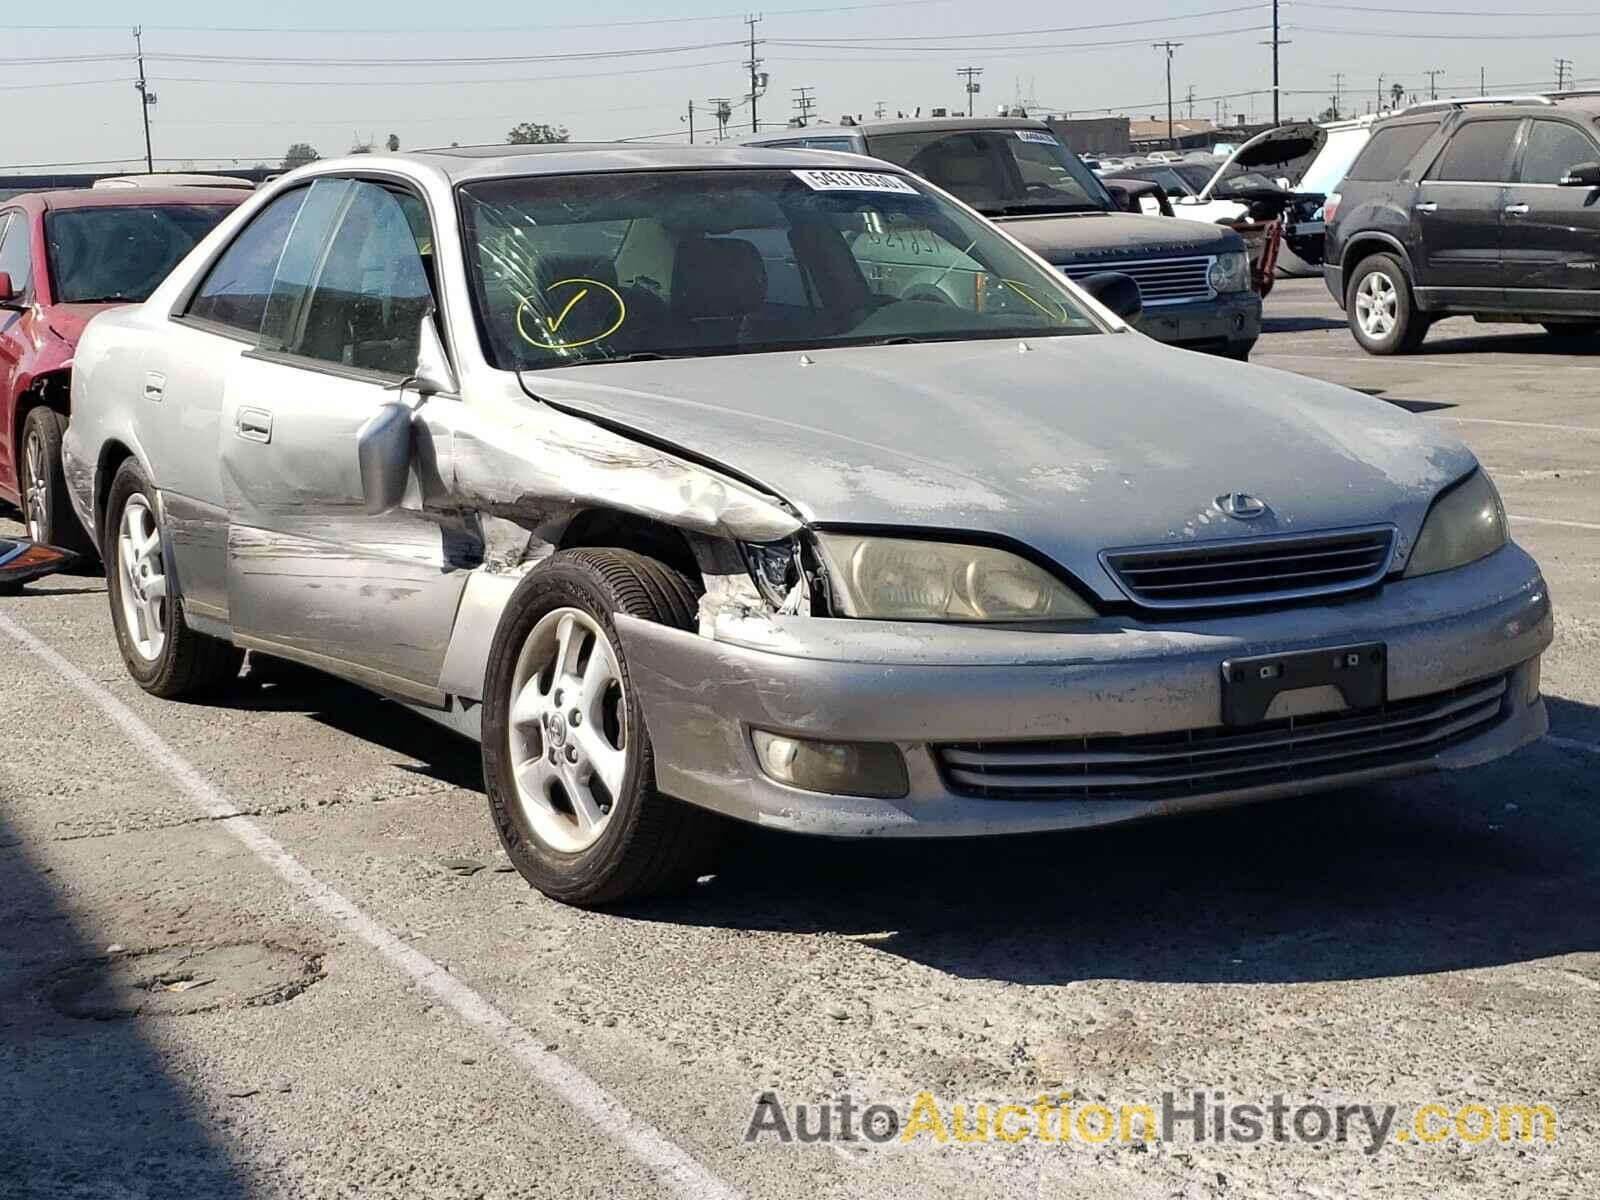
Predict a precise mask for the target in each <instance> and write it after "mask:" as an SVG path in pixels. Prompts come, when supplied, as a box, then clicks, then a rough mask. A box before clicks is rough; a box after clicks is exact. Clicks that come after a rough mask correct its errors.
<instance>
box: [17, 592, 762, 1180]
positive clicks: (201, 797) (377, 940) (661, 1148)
mask: <svg viewBox="0 0 1600 1200" xmlns="http://www.w3.org/2000/svg"><path fill="white" fill-rule="evenodd" d="M0 632H3V633H5V634H6V635H7V636H9V637H10V638H11V639H12V640H13V641H15V642H17V643H19V644H20V645H21V646H22V647H23V648H24V649H26V650H27V651H28V652H29V653H31V654H33V655H34V656H35V657H36V658H38V659H40V660H41V661H42V662H44V663H45V665H47V666H48V667H50V668H51V670H53V671H55V673H56V674H58V675H60V676H61V677H62V679H64V680H66V682H67V683H68V684H70V685H71V686H72V687H73V688H74V689H76V690H77V691H78V692H80V693H82V694H83V695H84V696H85V697H86V698H88V699H89V700H91V701H92V702H93V703H94V704H95V705H97V706H98V707H99V708H100V709H101V711H102V712H104V713H105V714H106V716H108V717H110V718H111V720H112V721H113V722H115V723H116V725H117V726H118V727H119V728H121V730H122V731H123V733H124V734H126V735H127V737H128V740H129V741H131V742H132V743H133V744H134V745H135V746H137V747H138V748H139V749H140V750H142V751H144V753H145V754H147V755H148V756H149V757H150V759H151V761H153V762H154V763H155V764H156V765H157V766H158V767H160V768H161V769H162V770H164V771H166V772H167V774H169V775H170V776H171V777H172V778H173V780H174V781H175V782H176V783H177V784H178V786H179V788H180V789H181V790H182V791H183V792H184V794H185V795H187V797H188V798H189V800H190V801H191V802H192V803H193V804H194V806H195V807H196V808H198V809H199V810H200V811H201V812H202V813H204V814H205V815H206V816H208V817H211V818H212V819H214V820H216V821H217V822H218V827H219V828H221V829H226V830H227V831H228V832H229V833H231V834H232V835H233V836H234V837H235V838H237V839H238V840H239V842H240V843H241V844H242V845H243V846H244V847H245V849H247V850H249V851H250V852H251V853H252V854H254V855H255V856H256V857H257V858H259V859H260V860H261V861H262V862H264V863H266V864H267V865H268V866H269V867H271V868H272V869H273V870H274V871H275V872H277V874H278V875H279V877H281V878H282V879H283V880H284V882H286V883H288V884H289V885H290V886H291V887H293V888H295V889H296V890H297V891H299V892H300V893H301V894H302V895H303V896H305V898H306V899H307V900H309V901H310V902H311V903H312V905H313V906H315V907H316V908H318V909H320V910H321V911H322V912H323V913H324V914H326V915H327V916H328V917H330V918H332V920H333V921H334V922H335V923H336V924H338V925H339V926H340V927H342V928H343V929H344V930H346V931H347V932H349V933H351V934H353V935H354V936H356V937H358V938H360V939H361V940H362V941H363V942H365V943H367V945H369V946H371V947H372V948H373V949H374V950H376V951H377V952H378V953H379V954H380V955H382V956H383V957H384V958H385V959H387V960H388V961H389V962H390V963H391V964H392V965H394V966H396V967H398V968H399V969H400V970H402V971H404V972H405V973H406V974H407V975H409V976H411V977H412V978H413V979H415V980H416V981H417V984H418V985H419V986H420V987H422V988H424V989H425V990H426V991H428V992H430V993H432V994H433V995H434V996H435V997H437V998H438V1000H439V1001H440V1002H441V1003H443V1004H445V1005H448V1006H449V1007H450V1009H451V1010H453V1011H454V1012H455V1014H456V1015H457V1016H459V1017H460V1018H461V1019H462V1020H464V1021H465V1022H466V1023H467V1024H469V1025H472V1026H474V1027H476V1028H477V1029H478V1030H479V1031H480V1032H482V1033H484V1034H486V1035H487V1036H489V1037H491V1038H493V1039H494V1040H495V1041H497V1042H499V1043H500V1044H501V1045H502V1046H504V1047H505V1048H506V1049H507V1050H509V1051H510V1052H511V1054H512V1055H513V1056H515V1057H516V1059H517V1060H518V1061H519V1062H521V1063H522V1064H523V1066H525V1067H526V1068H528V1070H529V1071H530V1072H531V1073H532V1074H533V1076H534V1077H535V1078H536V1079H538V1080H539V1081H540V1082H541V1083H543V1084H545V1085H546V1086H548V1087H549V1088H550V1089H551V1090H553V1091H554V1092H555V1093H556V1094H557V1095H559V1096H560V1097H561V1098H562V1099H563V1100H565V1101H566V1102H567V1103H568V1104H569V1105H571V1106H572V1107H573V1108H575V1109H576V1110H577V1111H578V1112H580V1113H582V1114H583V1115H584V1116H585V1117H587V1118H588V1119H589V1120H591V1121H593V1122H594V1123H595V1124H596V1125H597V1126H599V1127H600V1128H601V1129H602V1130H603V1131H604V1132H605V1133H607V1134H608V1135H610V1136H611V1137H612V1138H613V1139H614V1140H615V1141H617V1142H618V1143H619V1144H620V1145H621V1146H622V1148H623V1149H624V1150H626V1151H627V1152H628V1153H630V1154H632V1155H633V1156H634V1157H635V1158H637V1159H638V1160H639V1161H640V1162H642V1163H644V1164H645V1165H646V1166H648V1167H649V1168H651V1169H652V1170H654V1171H655V1172H657V1173H658V1174H659V1175H660V1176H662V1178H663V1179H664V1180H665V1181H666V1182H667V1183H669V1184H670V1185H671V1187H672V1190H673V1191H674V1192H675V1193H676V1194H678V1195H681V1196H685V1197H691V1198H693V1200H701V1198H703V1197H713V1198H721V1200H737V1198H738V1196H739V1193H738V1192H737V1191H736V1190H735V1189H734V1188H732V1187H730V1186H729V1185H728V1184H727V1183H725V1182H723V1181H722V1180H721V1179H719V1178H718V1177H717V1176H716V1175H714V1174H712V1173H711V1172H710V1171H708V1170H707V1169H706V1168H705V1167H703V1166H701V1165H700V1164H699V1163H698V1162H696V1161H695V1160H694V1159H693V1158H692V1157H691V1156H690V1155H689V1154H688V1153H687V1152H686V1151H684V1150H683V1149H681V1148H680V1147H679V1146H677V1145H676V1144H675V1143H673V1142H672V1141H670V1140H668V1138H667V1137H666V1136H665V1135H664V1134H662V1133H661V1132H660V1131H659V1130H657V1129H656V1128H655V1127H654V1126H653V1125H651V1124H649V1123H648V1122H647V1121H644V1120H641V1119H640V1118H639V1117H637V1116H635V1115H634V1114H633V1113H631V1112H629V1111H628V1110H627V1109H626V1108H625V1107H623V1105H622V1104H621V1103H620V1102H619V1101H618V1100H617V1099H616V1098H615V1097H614V1096H612V1095H611V1094H610V1093H609V1092H607V1091H606V1090H605V1088H603V1087H601V1086H600V1084H599V1083H597V1082H595V1080H593V1079H591V1078H590V1077H589V1076H588V1075H586V1074H585V1073H584V1072H583V1071H581V1070H579V1069H578V1068H577V1067H575V1066H573V1065H572V1064H571V1063H569V1062H567V1061H566V1060H565V1059H564V1058H562V1057H560V1056H559V1055H557V1054H554V1053H552V1052H551V1051H549V1050H546V1049H545V1048H544V1047H543V1046H542V1045H541V1044H540V1043H539V1042H538V1041H537V1040H536V1039H535V1038H534V1037H533V1035H531V1034H530V1033H528V1031H527V1030H525V1029H523V1028H522V1027H521V1026H519V1025H517V1024H516V1023H515V1022H513V1021H512V1020H511V1018H510V1017H507V1016H506V1015H505V1014H504V1013H502V1012H501V1011H500V1010H499V1009H497V1008H496V1007H495V1006H494V1005H493V1004H491V1003H490V1002H489V1001H488V1000H486V999H484V998H483V996H481V995H479V994H478V993H477V992H475V991H473V989H472V988H470V987H468V986H467V985H466V984H464V983H462V982H461V981H460V980H459V979H456V978H455V977H454V976H452V975H451V974H450V973H449V972H447V971H446V970H445V969H444V968H443V967H441V966H440V965H439V964H438V963H436V962H434V961H433V960H432V959H431V958H429V957H428V956H427V955H425V954H423V953H421V952H420V951H418V950H417V949H416V948H415V947H413V946H410V945H407V944H406V943H405V942H403V941H401V940H400V939H399V938H398V937H396V936H395V935H394V934H393V933H391V932H390V931H389V930H388V929H386V928H384V927H383V926H382V925H380V924H379V923H378V922H376V921H374V920H373V919H372V918H371V917H369V916H367V915H366V914H365V913H364V912H362V911H361V910H360V909H359V908H357V907H356V906H355V905H354V904H353V903H351V902H350V901H349V900H347V899H345V897H344V896H342V895H340V894H339V893H338V892H336V891H334V889H333V888H331V887H329V886H328V885H327V884H325V883H323V882H321V881H320V880H319V879H317V878H316V877H315V876H314V875H312V874H311V872H310V871H308V870H307V869H306V868H305V866H304V865H303V864H302V863H301V862H300V860H299V859H297V858H295V857H294V855H292V854H290V853H289V851H288V850H286V849H285V848H284V847H283V846H282V845H281V844H280V843H279V842H278V841H276V840H275V839H274V838H273V837H272V836H271V835H270V834H269V833H267V832H266V831H265V830H264V829H262V828H261V826H259V825H257V824H256V823H255V822H254V821H252V820H250V818H248V817H246V816H244V815H242V814H241V813H240V812H239V810H238V809H237V808H236V807H234V805H233V803H232V801H230V800H229V799H228V798H227V797H226V796H224V795H223V794H222V793H221V792H220V791H218V790H217V789H216V788H215V787H213V786H212V785H211V784H210V783H209V782H207V780H206V778H205V776H203V775H202V774H200V772H199V771H198V770H196V769H195V768H194V767H193V766H191V765H190V764H189V763H187V762H185V761H184V759H183V758H182V757H180V756H179V755H178V753H177V752H176V751H174V750H173V748H172V747H171V746H169V745H168V744H167V743H166V742H165V741H163V740H162V738H161V735H160V734H158V733H156V731H155V730H153V729H151V728H150V726H148V725H146V724H145V723H144V722H143V721H141V720H140V719H139V718H138V716H137V715H135V713H134V712H133V710H132V709H130V708H129V707H128V706H127V705H125V704H123V703H122V701H120V700H118V699H117V698H116V697H115V696H113V695H112V694H111V693H110V692H108V691H106V689H105V688H103V687H101V686H100V685H99V684H98V683H96V682H95V681H94V680H93V679H91V678H89V676H87V675H85V674H84V673H83V672H82V671H80V670H79V669H78V668H77V667H75V666H73V665H72V664H71V663H70V662H68V661H67V660H66V659H65V658H63V657H62V656H61V655H60V654H58V653H57V652H56V651H55V650H54V649H52V648H51V647H50V646H49V645H47V644H46V643H45V642H43V641H41V640H40V639H39V638H37V637H35V636H34V635H33V634H32V633H30V632H28V631H27V630H26V629H24V628H23V627H22V626H21V625H18V624H17V623H16V622H14V621H12V620H11V619H10V618H9V617H7V616H5V615H4V614H0Z"/></svg>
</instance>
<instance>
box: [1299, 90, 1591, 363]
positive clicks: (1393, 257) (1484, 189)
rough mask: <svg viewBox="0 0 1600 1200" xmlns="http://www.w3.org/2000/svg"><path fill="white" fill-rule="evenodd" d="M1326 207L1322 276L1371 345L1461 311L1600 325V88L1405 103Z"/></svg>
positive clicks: (1585, 330) (1563, 331)
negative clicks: (1596, 90) (1555, 93)
mask: <svg viewBox="0 0 1600 1200" xmlns="http://www.w3.org/2000/svg"><path fill="white" fill-rule="evenodd" d="M1325 215H1326V218H1327V223H1328V237H1327V258H1326V259H1325V260H1324V263H1323V268H1322V271H1323V276H1324V278H1325V279H1326V280H1327V282H1328V290H1329V291H1330V292H1332V293H1333V297H1334V299H1335V300H1337V301H1338V302H1339V305H1340V307H1342V308H1343V309H1344V310H1345V315H1346V316H1347V317H1348V318H1349V321H1350V330H1351V332H1352V333H1354V334H1355V336H1356V341H1358V342H1360V343H1361V345H1362V347H1363V348H1364V349H1366V350H1367V351H1368V352H1369V353H1372V354H1404V353H1406V352H1407V351H1411V350H1415V349H1416V348H1417V346H1418V345H1419V344H1420V343H1421V342H1422V339H1423V338H1424V337H1425V336H1426V335H1427V332H1428V327H1429V325H1431V324H1432V323H1433V322H1434V321H1435V320H1437V319H1439V318H1440V317H1446V316H1453V315H1458V314H1462V315H1468V316H1474V317H1477V318H1478V319H1480V320H1492V321H1525V322H1535V323H1538V324H1542V325H1543V326H1544V327H1545V328H1546V329H1548V330H1549V331H1550V332H1551V333H1555V334H1560V335H1564V336H1580V335H1588V334H1592V333H1594V332H1596V331H1600V93H1565V94H1558V95H1552V96H1510V97H1484V98H1481V99H1473V100H1452V101H1441V102H1439V103H1436V104H1435V103H1430V104H1423V105H1417V106H1414V107H1412V108H1409V109H1406V110H1405V111H1404V112H1401V113H1399V114H1397V115H1396V116H1395V117H1393V118H1391V119H1390V120H1387V121H1384V122H1383V123H1382V124H1381V125H1378V126H1376V127H1375V128H1374V130H1373V133H1372V140H1371V141H1369V142H1368V143H1367V145H1366V147H1365V149H1363V150H1362V152H1361V155H1360V157H1358V158H1357V159H1356V161H1355V163H1354V164H1353V165H1352V166H1351V168H1350V173H1349V174H1348V175H1347V176H1346V177H1345V180H1344V183H1343V184H1342V185H1341V186H1340V188H1339V191H1338V192H1336V193H1335V194H1333V195H1331V196H1329V197H1328V203H1327V207H1326V210H1325Z"/></svg>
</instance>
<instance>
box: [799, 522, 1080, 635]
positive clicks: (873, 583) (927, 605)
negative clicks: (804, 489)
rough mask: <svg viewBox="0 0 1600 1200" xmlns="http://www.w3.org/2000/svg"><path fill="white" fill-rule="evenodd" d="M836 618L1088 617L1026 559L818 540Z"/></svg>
mask: <svg viewBox="0 0 1600 1200" xmlns="http://www.w3.org/2000/svg"><path fill="white" fill-rule="evenodd" d="M817 542H818V545H819V546H820V547H821V549H822V553H823V554H824V555H825V556H826V558H827V560H828V564H829V567H830V570H829V576H830V578H831V579H832V581H833V593H834V608H835V610H836V611H837V612H838V614H839V615H840V616H845V617H867V618H875V619H882V620H894V619H898V620H904V621H1060V620H1073V619H1083V618H1085V617H1093V616H1094V615H1095V611H1094V609H1092V608H1091V607H1089V605H1088V604H1086V603H1084V602H1083V601H1082V600H1080V599H1079V598H1078V597H1077V596H1076V595H1074V594H1073V592H1072V591H1071V590H1070V589H1068V588H1067V587H1066V586H1065V585H1064V584H1062V583H1061V582H1060V581H1059V580H1057V579H1056V578H1055V577H1054V576H1052V575H1051V574H1050V573H1049V572H1048V571H1044V570H1042V569H1040V568H1039V567H1036V566H1034V565H1033V564H1032V563H1031V562H1028V561H1027V560H1026V559H1023V558H1018V557H1017V556H1016V555H1015V554H1007V553H1006V552H1005V551H1004V550H992V549H990V548H989V547H987V546H959V545H953V544H951V543H948V542H920V541H912V540H910V539H907V538H879V537H855V536H851V535H847V534H836V533H825V534H819V535H818V537H817Z"/></svg>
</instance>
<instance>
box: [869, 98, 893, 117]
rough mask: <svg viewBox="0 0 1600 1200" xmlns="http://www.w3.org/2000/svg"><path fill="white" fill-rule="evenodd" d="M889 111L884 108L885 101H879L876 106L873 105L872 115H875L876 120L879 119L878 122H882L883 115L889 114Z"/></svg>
mask: <svg viewBox="0 0 1600 1200" xmlns="http://www.w3.org/2000/svg"><path fill="white" fill-rule="evenodd" d="M888 111H889V110H888V109H886V108H885V107H884V106H883V101H882V100H879V101H878V102H877V103H876V104H874V105H873V106H872V115H873V116H874V117H876V118H877V119H878V120H880V121H881V120H883V114H884V113H886V112H888Z"/></svg>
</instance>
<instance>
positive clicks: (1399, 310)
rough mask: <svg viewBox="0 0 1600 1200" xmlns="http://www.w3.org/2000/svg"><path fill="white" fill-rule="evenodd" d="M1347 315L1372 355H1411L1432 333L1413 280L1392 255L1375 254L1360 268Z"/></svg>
mask: <svg viewBox="0 0 1600 1200" xmlns="http://www.w3.org/2000/svg"><path fill="white" fill-rule="evenodd" d="M1345 314H1346V316H1347V317H1348V319H1349V321H1350V332H1351V333H1353V334H1355V338H1356V341H1357V342H1359V343H1360V344H1361V348H1362V349H1363V350H1365V351H1366V352H1367V353H1368V354H1409V353H1410V352H1411V351H1413V350H1415V349H1416V348H1417V347H1418V346H1420V345H1421V344H1422V339H1423V338H1424V337H1426V336H1427V334H1428V318H1427V317H1426V316H1424V315H1423V314H1422V313H1420V312H1418V311H1417V306H1416V302H1415V301H1414V300H1413V298H1412V295H1411V281H1410V280H1409V279H1407V278H1406V272H1405V268H1404V267H1403V266H1401V265H1400V260H1399V259H1397V258H1395V257H1394V256H1393V255H1392V254H1375V255H1373V256H1372V257H1371V258H1368V259H1363V260H1362V262H1361V263H1360V264H1359V265H1358V266H1357V267H1356V269H1355V272H1354V273H1353V274H1352V275H1351V277H1350V290H1349V292H1348V293H1347V294H1346V296H1345Z"/></svg>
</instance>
